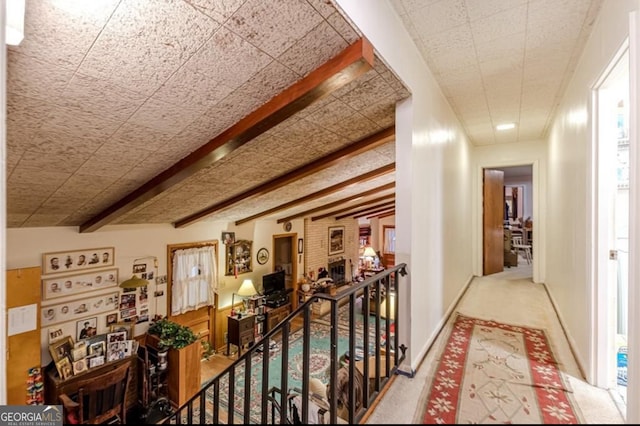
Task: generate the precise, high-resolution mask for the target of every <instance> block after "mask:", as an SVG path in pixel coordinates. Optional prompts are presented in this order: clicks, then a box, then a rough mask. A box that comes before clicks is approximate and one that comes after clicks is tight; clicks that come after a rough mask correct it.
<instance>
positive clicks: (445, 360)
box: [424, 314, 580, 424]
mask: <svg viewBox="0 0 640 426" xmlns="http://www.w3.org/2000/svg"><path fill="white" fill-rule="evenodd" d="M434 377H435V378H434V380H433V382H432V384H431V389H430V390H429V394H428V397H427V400H426V404H427V406H426V409H425V415H424V423H425V424H432V423H438V424H443V423H444V424H454V423H458V424H461V423H515V424H525V423H529V424H531V423H534V424H576V423H580V421H579V418H578V413H577V412H576V409H575V408H574V407H575V404H574V403H573V401H572V400H571V399H570V392H571V391H570V390H569V389H568V388H567V385H566V383H565V380H564V379H563V377H562V373H561V372H560V371H559V370H558V366H557V361H556V359H555V357H554V355H553V353H552V352H551V348H550V347H549V341H548V339H547V336H546V334H545V332H544V330H538V329H533V328H526V327H518V326H512V325H508V324H501V323H498V322H495V321H488V320H481V319H477V318H470V317H465V316H463V315H460V314H457V316H456V319H455V323H454V326H453V330H452V332H451V335H450V336H449V338H448V341H447V344H446V347H445V348H444V351H443V353H442V356H441V358H440V363H439V365H438V367H437V370H436V372H435V375H434Z"/></svg>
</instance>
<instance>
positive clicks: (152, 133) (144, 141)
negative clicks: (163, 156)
mask: <svg viewBox="0 0 640 426" xmlns="http://www.w3.org/2000/svg"><path fill="white" fill-rule="evenodd" d="M172 137H173V133H172V132H163V131H160V130H156V129H152V128H150V127H145V126H140V125H137V124H134V123H130V122H127V123H124V124H123V125H122V126H121V127H120V128H119V129H118V130H117V131H116V132H115V133H114V134H113V136H111V138H109V141H110V142H113V143H121V144H127V145H130V146H132V147H136V148H143V149H145V150H149V151H155V150H157V149H159V148H162V147H163V146H165V145H166V144H167V143H168V142H169V141H170V140H171V138H172Z"/></svg>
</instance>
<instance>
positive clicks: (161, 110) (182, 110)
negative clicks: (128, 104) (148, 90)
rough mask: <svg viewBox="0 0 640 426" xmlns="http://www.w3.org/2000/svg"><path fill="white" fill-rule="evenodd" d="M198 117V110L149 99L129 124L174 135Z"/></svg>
mask: <svg viewBox="0 0 640 426" xmlns="http://www.w3.org/2000/svg"><path fill="white" fill-rule="evenodd" d="M199 116H200V111H199V110H198V109H194V108H187V107H185V106H178V105H174V104H168V103H166V102H162V101H159V100H155V99H149V100H148V101H147V102H145V103H144V105H142V106H141V107H140V109H138V111H136V113H135V114H133V116H131V118H130V119H129V122H130V123H132V124H138V125H140V126H145V127H151V128H153V129H155V130H159V131H161V132H166V133H167V134H174V135H175V134H178V133H180V132H181V131H182V130H183V129H184V128H185V127H186V126H187V125H189V123H191V122H192V121H194V120H195V119H196V118H198V117H199Z"/></svg>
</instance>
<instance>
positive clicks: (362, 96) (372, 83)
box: [340, 76, 394, 110]
mask: <svg viewBox="0 0 640 426" xmlns="http://www.w3.org/2000/svg"><path fill="white" fill-rule="evenodd" d="M393 93H394V92H393V89H392V88H391V87H389V85H388V84H387V83H385V81H384V80H383V79H382V78H381V77H380V76H378V77H375V78H372V79H371V80H368V81H365V82H364V83H362V84H361V85H359V86H357V87H355V88H354V89H353V90H352V91H351V92H349V93H347V94H345V95H344V96H341V97H340V100H342V101H343V102H344V103H346V104H347V105H349V106H351V107H352V108H354V109H356V110H360V109H362V108H366V107H367V106H369V105H371V104H372V103H375V102H376V101H377V100H378V99H380V98H384V97H387V96H389V95H392V94H393Z"/></svg>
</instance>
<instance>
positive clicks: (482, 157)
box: [472, 140, 547, 283]
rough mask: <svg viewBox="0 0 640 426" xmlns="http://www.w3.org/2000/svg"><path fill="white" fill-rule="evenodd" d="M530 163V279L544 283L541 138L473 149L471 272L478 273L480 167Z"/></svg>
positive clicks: (543, 146)
mask: <svg viewBox="0 0 640 426" xmlns="http://www.w3.org/2000/svg"><path fill="white" fill-rule="evenodd" d="M528 164H531V165H532V176H531V182H532V186H531V189H532V190H531V193H532V194H531V196H532V198H531V200H532V213H531V217H532V218H533V219H534V223H533V253H535V254H534V261H533V281H534V282H536V283H539V282H544V277H545V256H544V253H545V241H546V233H545V220H546V219H545V215H544V214H540V212H544V211H545V210H544V203H545V199H544V195H543V194H545V193H546V185H547V184H546V178H545V176H546V168H547V146H546V144H545V142H544V141H542V140H537V141H528V142H512V143H503V144H500V145H486V146H479V147H476V148H474V164H473V169H474V173H473V187H474V188H475V191H473V192H472V198H473V206H474V212H475V214H474V216H473V237H472V241H473V247H474V257H473V260H474V263H473V270H474V271H475V275H478V276H482V169H483V168H491V167H497V168H501V167H507V166H516V165H528Z"/></svg>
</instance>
